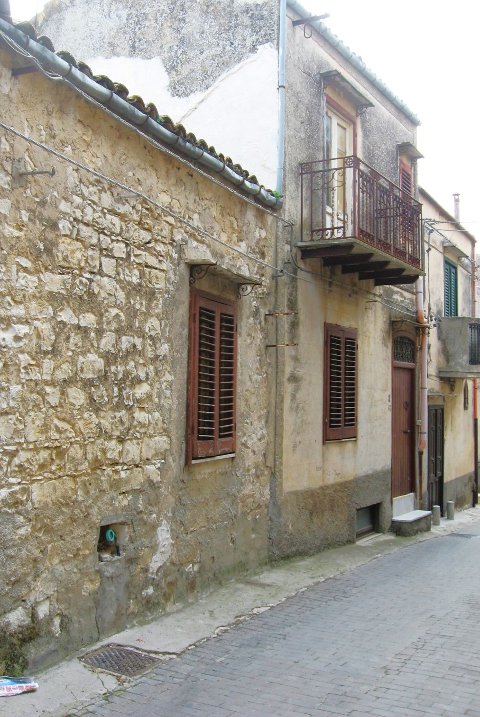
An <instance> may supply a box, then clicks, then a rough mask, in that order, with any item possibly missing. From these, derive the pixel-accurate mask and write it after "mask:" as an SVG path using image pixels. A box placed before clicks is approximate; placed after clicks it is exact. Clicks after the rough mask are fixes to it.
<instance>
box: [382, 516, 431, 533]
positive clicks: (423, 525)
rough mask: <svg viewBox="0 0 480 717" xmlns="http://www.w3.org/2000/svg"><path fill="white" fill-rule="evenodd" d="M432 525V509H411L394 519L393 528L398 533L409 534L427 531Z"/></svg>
mask: <svg viewBox="0 0 480 717" xmlns="http://www.w3.org/2000/svg"><path fill="white" fill-rule="evenodd" d="M431 527H432V511H431V510H411V511H410V512H408V513H403V514H402V515H397V516H395V518H393V520H392V530H393V532H394V533H396V534H397V535H402V536H408V535H416V534H417V533H425V532H426V531H428V530H430V529H431Z"/></svg>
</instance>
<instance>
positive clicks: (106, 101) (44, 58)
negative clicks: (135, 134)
mask: <svg viewBox="0 0 480 717" xmlns="http://www.w3.org/2000/svg"><path fill="white" fill-rule="evenodd" d="M0 31H1V32H3V33H4V34H5V35H6V36H7V37H8V38H10V40H12V41H13V42H14V43H16V44H17V45H19V47H20V48H22V50H26V51H27V52H28V53H29V54H30V55H31V56H32V57H33V58H34V59H35V60H37V61H38V63H39V64H40V65H41V67H42V68H43V69H44V70H45V71H47V72H51V73H55V74H56V75H58V76H59V77H60V78H61V79H63V80H65V81H68V83H69V84H70V85H71V86H73V87H74V88H75V89H77V90H79V91H80V92H82V93H84V94H85V95H87V96H89V97H91V98H92V99H94V100H95V101H96V102H98V103H100V104H101V105H103V106H104V107H106V108H108V109H109V110H111V111H112V112H114V113H115V114H116V115H118V116H119V117H121V118H122V119H124V120H126V121H127V122H128V123H129V124H131V125H133V126H134V127H137V128H140V129H141V130H142V131H143V132H145V133H146V134H148V135H149V136H150V137H153V138H154V139H156V140H158V141H159V142H162V143H165V144H167V145H168V146H170V147H173V148H175V149H176V150H178V151H179V152H180V153H181V154H183V155H185V156H186V157H188V159H190V160H194V161H196V162H198V163H199V164H201V165H203V166H204V167H206V168H207V169H209V170H211V171H212V172H215V173H216V174H219V175H220V176H222V177H223V178H224V179H226V180H227V181H228V182H230V183H231V184H233V185H235V186H236V187H237V188H238V189H242V190H243V191H245V192H246V193H247V194H249V195H251V196H254V197H256V198H257V201H258V202H260V203H261V204H263V205H265V206H267V207H270V208H271V209H279V208H280V207H281V206H282V201H281V200H280V199H278V198H276V197H275V196H274V195H273V194H270V192H267V191H266V190H265V189H264V188H263V187H261V186H260V185H258V184H255V183H254V182H251V181H249V180H248V179H246V178H245V177H243V176H242V175H241V174H238V173H237V172H235V170H233V169H230V167H228V166H227V165H226V164H225V162H222V161H221V160H220V159H217V158H216V157H214V156H213V155H211V154H209V153H208V152H206V151H205V150H204V149H202V148H201V147H197V146H196V145H194V144H192V143H191V142H188V141H187V140H185V139H183V138H182V137H180V136H179V135H177V134H175V133H174V132H171V131H170V130H168V129H166V128H165V127H163V126H162V125H161V124H159V123H158V122H155V120H153V119H151V117H149V116H148V115H146V114H145V113H144V112H141V111H140V110H138V109H136V107H133V106H132V105H131V104H129V103H128V102H126V101H125V100H123V99H122V98H121V97H119V96H118V95H116V94H115V93H114V92H112V90H109V89H107V88H106V87H103V86H102V85H100V84H98V82H95V80H91V79H90V78H89V77H88V76H87V75H85V74H84V73H83V72H80V70H78V69H77V68H76V67H73V65H70V64H69V63H68V62H66V61H65V60H64V59H62V58H61V57H59V56H58V55H56V54H55V53H54V52H51V51H50V50H49V49H48V48H46V47H44V46H43V45H41V44H40V43H38V42H36V41H35V40H32V39H31V38H30V37H29V36H28V35H26V34H25V33H23V32H21V30H18V29H17V28H16V27H14V26H13V25H11V24H10V23H8V22H6V21H5V20H3V19H2V18H1V17H0ZM160 149H161V147H160Z"/></svg>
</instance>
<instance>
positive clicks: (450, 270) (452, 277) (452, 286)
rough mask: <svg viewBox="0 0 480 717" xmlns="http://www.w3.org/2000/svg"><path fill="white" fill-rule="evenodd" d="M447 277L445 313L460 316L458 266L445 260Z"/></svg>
mask: <svg viewBox="0 0 480 717" xmlns="http://www.w3.org/2000/svg"><path fill="white" fill-rule="evenodd" d="M444 277H445V301H444V312H443V313H444V315H445V316H458V305H457V267H456V266H455V264H451V263H450V262H449V261H446V260H445V264H444Z"/></svg>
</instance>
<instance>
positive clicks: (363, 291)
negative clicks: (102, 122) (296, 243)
mask: <svg viewBox="0 0 480 717" xmlns="http://www.w3.org/2000/svg"><path fill="white" fill-rule="evenodd" d="M0 37H2V38H3V40H4V41H5V42H6V44H8V45H9V47H10V48H11V49H12V50H13V51H14V52H17V53H19V54H20V55H22V56H23V57H24V58H26V59H28V60H29V61H31V62H33V63H34V65H35V66H36V67H37V68H38V69H39V71H40V72H41V73H42V74H43V75H44V76H45V77H47V78H48V79H50V80H54V81H59V82H62V83H64V84H67V85H68V86H69V87H71V88H72V89H73V90H74V91H75V92H76V93H77V94H79V95H80V96H82V97H83V98H84V99H85V100H86V101H88V102H89V103H90V104H93V105H94V106H95V107H97V108H99V109H101V110H102V111H103V112H105V113H106V114H107V115H109V116H110V117H112V118H113V119H114V120H116V121H118V122H120V123H121V124H122V125H124V126H125V127H126V128H128V130H129V131H134V132H135V133H136V134H138V135H139V136H140V137H141V138H142V139H143V140H145V141H147V142H148V143H149V144H151V145H153V146H154V147H155V148H156V149H160V150H161V151H162V152H164V153H165V154H168V155H169V156H171V157H172V158H174V159H175V160H176V161H180V162H181V163H182V164H185V165H186V166H188V167H189V168H190V169H192V170H194V171H195V172H197V173H199V174H200V175H202V176H203V177H205V178H207V179H208V180H209V181H211V182H214V183H215V184H216V185H218V186H220V187H222V188H223V189H224V190H227V191H228V192H230V193H231V194H234V195H235V196H237V197H239V198H240V199H241V200H242V201H244V202H247V203H248V204H250V205H252V206H254V207H255V208H256V209H258V210H260V211H262V212H264V213H266V214H268V215H269V216H271V217H273V218H274V219H275V221H276V222H278V223H280V224H282V225H283V226H284V227H288V228H289V229H290V238H291V237H292V234H293V232H292V230H293V223H292V222H291V221H288V220H286V219H284V218H283V217H281V216H278V215H277V214H275V213H274V212H272V211H270V210H269V209H268V208H266V207H264V206H262V205H260V204H259V203H257V202H254V201H252V200H251V199H250V198H248V197H246V196H245V195H243V194H240V193H239V192H238V191H236V190H235V189H234V188H233V187H230V186H228V185H227V184H225V183H224V182H221V181H219V180H218V179H217V178H216V177H214V176H212V175H210V174H208V173H207V172H205V171H203V170H202V169H201V168H200V167H198V166H197V165H196V164H193V163H192V162H189V161H188V160H187V159H186V158H184V157H181V156H179V155H178V154H176V153H175V152H173V151H172V150H170V149H169V148H168V147H164V146H163V145H161V144H160V143H158V142H156V141H155V140H153V139H152V138H151V137H150V136H149V135H147V134H145V133H144V132H142V131H141V130H140V129H139V128H138V127H135V126H133V125H131V124H130V123H129V122H127V121H126V120H124V119H123V118H122V117H119V115H117V114H115V113H114V112H112V111H111V110H110V109H109V108H108V107H105V105H102V104H101V103H100V102H97V101H96V100H95V99H94V98H92V97H90V95H88V94H86V93H85V92H83V91H82V90H80V89H79V88H78V87H76V86H75V85H74V84H73V83H72V82H70V80H68V78H64V77H62V76H60V75H57V74H54V73H51V72H48V71H47V70H45V68H44V67H43V66H42V64H41V63H40V62H39V61H38V60H37V59H36V58H35V57H33V55H31V54H30V53H28V52H26V51H25V50H24V49H23V48H22V47H20V46H18V45H17V43H15V42H14V41H13V40H11V38H9V37H8V36H7V35H5V33H3V32H1V31H0ZM0 127H2V128H3V129H4V130H5V131H8V132H11V133H12V134H15V135H16V136H17V137H19V138H21V139H24V140H25V141H27V142H29V143H31V144H33V145H34V146H36V147H37V148H39V149H42V150H44V151H46V152H48V153H50V154H52V155H53V156H55V157H56V158H57V159H60V160H63V161H65V162H68V163H70V164H72V165H74V166H76V167H77V168H79V169H81V170H83V171H86V172H88V173H90V174H92V175H93V176H95V177H97V178H98V179H101V180H102V181H105V182H107V183H109V184H112V185H114V186H116V187H118V188H120V189H123V190H125V191H127V192H129V193H132V194H134V195H136V196H138V197H139V198H141V199H143V200H144V201H146V202H148V203H149V204H151V205H152V206H154V207H155V208H156V209H158V210H160V211H162V212H165V213H167V214H169V215H170V216H172V217H173V218H175V219H177V220H179V221H181V222H182V223H184V224H185V225H186V226H188V227H189V228H190V229H191V230H192V231H194V232H197V233H199V234H201V235H202V236H204V237H206V238H208V239H210V240H212V241H214V242H216V243H218V244H221V245H222V246H224V247H226V248H228V249H230V250H232V251H233V252H235V253H237V254H239V255H241V256H243V257H244V258H246V259H248V260H249V261H253V262H255V263H257V264H258V265H260V266H263V267H264V268H269V269H272V270H273V271H274V272H276V275H277V277H278V276H288V277H290V278H293V279H295V280H297V281H303V282H305V283H308V284H312V285H314V284H315V282H313V281H310V280H309V279H308V278H306V277H305V276H302V275H299V274H298V273H296V274H294V273H292V272H289V271H288V270H287V269H285V266H283V267H278V266H275V265H273V264H269V263H268V262H265V261H263V260H261V259H258V258H257V257H254V256H252V255H250V254H248V253H247V252H244V251H242V250H241V249H238V248H237V247H234V246H231V245H230V244H228V243H227V242H224V241H222V240H221V239H220V238H219V237H216V236H214V235H213V234H210V233H209V232H207V231H205V230H204V229H201V228H200V227H198V226H197V225H195V224H194V223H193V222H190V221H189V220H188V219H186V218H185V217H182V216H181V215H179V214H177V213H176V212H174V211H172V210H171V209H169V208H168V207H166V206H164V205H162V204H160V203H159V202H156V201H155V200H154V199H152V198H151V197H149V196H148V195H146V194H144V193H143V192H139V191H138V190H135V189H133V188H131V187H129V186H128V185H126V184H124V183H122V182H119V181H118V180H116V179H114V178H113V177H109V176H108V175H104V174H102V173H101V172H98V171H97V170H95V169H92V168H91V167H89V166H88V165H85V164H83V163H82V162H79V161H78V160H74V159H72V158H71V157H67V156H66V155H64V154H63V153H62V152H59V151H58V150H55V149H53V148H52V147H49V146H48V145H46V144H44V143H42V142H38V141H37V140H34V139H33V138H31V137H28V136H27V135H25V134H23V133H22V132H20V131H19V130H16V129H14V128H13V127H11V126H9V125H6V124H4V123H2V122H1V121H0ZM290 258H291V262H292V263H293V265H294V266H295V268H296V269H297V271H298V272H301V273H302V274H307V275H310V276H315V277H316V278H318V279H320V280H321V281H323V282H326V283H328V284H334V285H335V286H338V287H340V288H341V289H343V290H344V291H347V292H348V293H351V292H352V291H353V292H355V293H359V294H363V295H364V296H369V297H374V300H375V303H380V304H382V305H383V306H385V307H386V308H388V309H390V310H394V311H399V312H400V313H405V314H407V315H410V314H411V313H412V312H410V311H408V310H406V309H405V308H404V307H403V306H402V305H400V304H397V303H396V302H391V303H390V302H388V301H386V300H385V299H383V298H382V296H381V295H380V294H379V293H376V292H374V291H369V290H368V289H363V288H361V287H358V286H356V287H354V286H352V285H351V284H346V283H345V282H342V281H338V280H336V279H333V278H331V277H326V276H324V275H323V274H321V273H320V272H315V271H312V270H309V269H305V268H304V267H301V266H300V265H299V264H298V262H297V261H296V259H295V256H294V252H293V247H292V241H291V240H290Z"/></svg>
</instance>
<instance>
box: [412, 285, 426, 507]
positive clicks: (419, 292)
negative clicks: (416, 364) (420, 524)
mask: <svg viewBox="0 0 480 717" xmlns="http://www.w3.org/2000/svg"><path fill="white" fill-rule="evenodd" d="M415 306H416V312H417V323H418V324H420V327H419V331H420V351H419V359H420V407H419V408H420V410H419V414H420V416H419V418H420V426H419V432H418V459H419V471H418V474H419V481H418V492H419V495H418V502H419V507H422V503H423V464H424V461H423V456H424V454H425V450H426V448H427V432H428V377H427V359H428V351H427V339H428V321H427V319H426V317H425V311H424V296H423V277H422V276H420V277H418V279H417V281H416V285H415Z"/></svg>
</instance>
